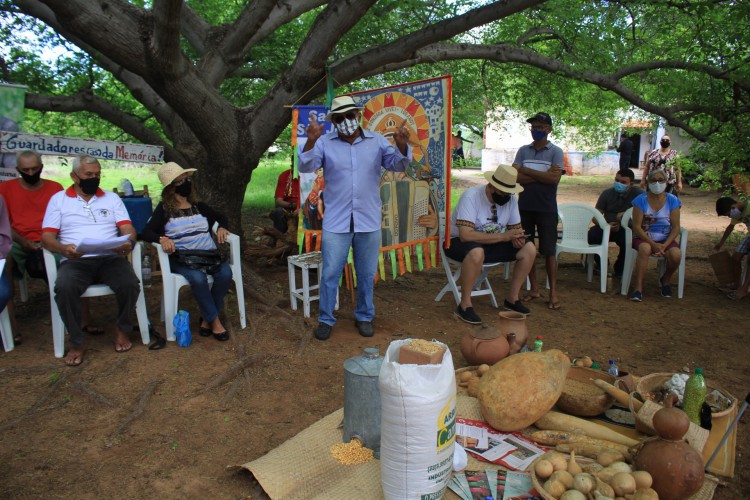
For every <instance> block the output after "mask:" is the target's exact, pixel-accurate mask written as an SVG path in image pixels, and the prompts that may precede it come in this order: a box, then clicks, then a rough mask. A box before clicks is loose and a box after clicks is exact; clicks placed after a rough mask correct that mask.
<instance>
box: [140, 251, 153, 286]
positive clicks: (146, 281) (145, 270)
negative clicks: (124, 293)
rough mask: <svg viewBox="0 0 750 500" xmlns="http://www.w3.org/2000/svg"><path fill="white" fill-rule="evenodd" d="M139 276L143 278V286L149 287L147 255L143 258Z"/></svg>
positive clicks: (149, 261) (149, 272) (148, 259)
mask: <svg viewBox="0 0 750 500" xmlns="http://www.w3.org/2000/svg"><path fill="white" fill-rule="evenodd" d="M141 277H142V278H143V286H145V287H146V288H149V287H150V286H151V258H150V257H149V256H148V255H146V256H145V257H144V258H143V265H142V266H141Z"/></svg>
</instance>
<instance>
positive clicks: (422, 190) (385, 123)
mask: <svg viewBox="0 0 750 500" xmlns="http://www.w3.org/2000/svg"><path fill="white" fill-rule="evenodd" d="M351 97H352V98H353V99H354V101H355V102H356V103H357V105H359V106H362V107H363V108H364V110H363V112H362V126H363V127H364V128H366V129H368V130H372V131H375V132H379V133H381V134H383V135H384V136H385V137H386V138H388V139H389V140H391V142H393V139H392V137H393V135H394V133H395V131H396V129H398V128H399V127H400V126H401V125H402V124H404V125H405V126H406V127H407V128H408V129H409V133H410V137H409V145H410V146H411V148H412V151H413V158H412V162H411V164H410V165H409V167H408V168H407V170H406V172H390V171H386V170H385V169H383V171H382V172H383V173H382V177H381V180H380V198H381V201H382V203H383V207H382V214H383V219H382V223H381V254H380V262H379V269H380V277H381V278H382V279H385V277H386V260H389V261H390V262H389V264H388V266H387V267H388V268H389V271H390V272H389V273H388V274H391V275H392V276H393V278H394V279H395V278H396V276H397V275H399V274H404V273H405V272H407V271H408V272H411V270H412V258H414V259H416V265H417V267H418V268H419V269H420V270H421V269H423V268H424V267H427V268H429V267H431V265H433V264H434V263H435V262H436V250H437V243H438V238H439V236H438V224H439V220H440V218H439V214H440V213H441V212H445V211H446V210H447V208H446V207H450V200H449V196H450V161H449V160H450V131H451V104H452V103H451V78H450V77H449V76H445V77H439V78H433V79H429V80H422V81H418V82H412V83H406V84H402V85H395V86H392V87H386V88H381V89H375V90H368V91H364V92H357V93H354V94H351ZM295 110H296V111H297V112H296V113H295V115H294V116H295V122H294V123H293V125H294V126H293V130H294V132H295V134H296V137H297V140H298V141H301V140H306V137H305V136H304V134H305V128H306V127H307V125H308V124H309V123H310V118H311V117H314V118H315V119H316V121H317V122H318V123H325V125H326V130H325V131H326V132H328V131H330V130H332V127H333V126H332V124H331V123H330V122H323V118H324V117H325V115H326V110H325V108H322V107H314V108H313V107H309V106H308V107H302V106H300V107H296V108H295ZM295 134H293V135H295ZM293 141H294V139H293ZM298 144H299V145H302V144H304V142H299V143H298ZM394 145H395V143H394ZM295 150H297V148H295ZM300 197H301V200H305V201H304V202H302V207H303V211H302V217H301V218H300V219H301V223H300V228H301V230H302V231H300V232H301V233H303V234H304V233H306V232H310V231H317V230H319V229H320V228H321V227H322V217H321V215H320V214H321V213H323V212H324V211H325V182H324V180H323V177H322V172H317V173H315V174H301V175H300ZM446 234H449V230H448V229H446ZM305 236H307V234H305ZM306 243H307V241H306ZM305 249H306V250H307V251H309V250H311V248H310V246H309V245H308V244H306V245H305Z"/></svg>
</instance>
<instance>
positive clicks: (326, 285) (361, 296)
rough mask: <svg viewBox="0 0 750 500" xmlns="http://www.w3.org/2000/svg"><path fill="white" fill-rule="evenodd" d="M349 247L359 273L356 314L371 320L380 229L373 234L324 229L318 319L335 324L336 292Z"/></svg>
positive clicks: (359, 318) (358, 318) (362, 318)
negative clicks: (336, 231) (333, 231)
mask: <svg viewBox="0 0 750 500" xmlns="http://www.w3.org/2000/svg"><path fill="white" fill-rule="evenodd" d="M349 247H352V248H353V249H354V270H355V272H356V273H357V308H356V309H355V310H354V317H355V318H356V319H357V320H358V321H372V318H373V317H374V316H375V305H374V304H373V303H372V289H373V286H374V285H375V272H376V271H377V268H378V253H380V230H377V231H373V232H371V233H331V232H329V231H325V230H324V231H323V242H322V245H321V252H322V254H323V276H322V278H321V280H320V313H319V314H318V321H320V322H321V323H326V324H328V325H331V326H333V325H335V324H336V318H334V316H333V309H334V308H335V307H336V291H337V290H338V287H339V279H340V278H341V272H342V271H343V270H344V264H346V258H347V257H348V256H349Z"/></svg>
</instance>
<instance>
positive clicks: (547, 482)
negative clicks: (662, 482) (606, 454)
mask: <svg viewBox="0 0 750 500" xmlns="http://www.w3.org/2000/svg"><path fill="white" fill-rule="evenodd" d="M534 474H535V475H536V477H537V478H538V479H539V482H540V483H541V484H542V485H543V486H542V487H543V489H544V492H545V493H546V494H547V495H549V496H551V497H553V498H556V499H559V500H589V499H591V500H659V495H658V494H657V493H656V491H654V490H653V489H652V488H651V483H652V482H653V481H652V478H651V474H649V473H648V472H646V471H633V470H632V468H631V467H630V465H628V464H626V463H625V462H613V463H610V464H608V465H607V466H606V467H603V466H602V464H600V463H596V464H592V465H586V466H584V467H581V466H580V465H578V463H577V462H576V458H575V453H571V455H570V459H568V457H567V456H566V455H563V454H561V453H555V452H552V453H549V454H547V455H545V456H544V457H542V459H541V460H538V461H537V462H536V463H535V464H534Z"/></svg>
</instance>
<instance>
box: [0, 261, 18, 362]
mask: <svg viewBox="0 0 750 500" xmlns="http://www.w3.org/2000/svg"><path fill="white" fill-rule="evenodd" d="M0 262H2V265H0V275H1V274H2V270H3V268H4V267H5V264H7V262H6V261H5V259H0ZM8 272H10V270H9V271H8ZM0 334H2V337H3V349H4V350H5V352H8V351H12V350H13V349H14V348H15V347H16V343H15V342H13V329H12V328H11V326H10V313H8V307H7V306H6V307H5V308H4V309H3V310H2V312H0Z"/></svg>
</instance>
